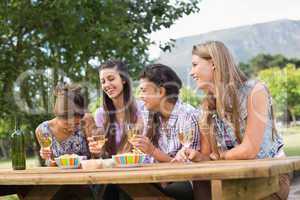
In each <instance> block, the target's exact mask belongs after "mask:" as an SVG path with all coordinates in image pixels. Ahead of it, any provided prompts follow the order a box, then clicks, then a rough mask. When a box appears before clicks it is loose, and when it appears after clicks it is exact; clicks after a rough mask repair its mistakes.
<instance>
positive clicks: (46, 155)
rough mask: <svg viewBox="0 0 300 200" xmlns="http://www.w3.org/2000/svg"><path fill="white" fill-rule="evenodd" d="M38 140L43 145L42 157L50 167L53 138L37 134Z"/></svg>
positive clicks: (40, 133) (48, 135)
mask: <svg viewBox="0 0 300 200" xmlns="http://www.w3.org/2000/svg"><path fill="white" fill-rule="evenodd" d="M37 139H38V142H39V144H40V145H41V150H40V155H41V157H42V158H43V159H45V160H46V164H47V165H49V164H50V163H51V162H50V161H51V154H52V153H51V145H52V137H51V135H50V134H43V133H42V132H37Z"/></svg>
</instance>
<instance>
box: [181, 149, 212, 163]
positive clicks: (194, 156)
mask: <svg viewBox="0 0 300 200" xmlns="http://www.w3.org/2000/svg"><path fill="white" fill-rule="evenodd" d="M185 155H186V157H187V159H188V160H190V161H193V162H199V161H202V160H209V158H207V156H204V155H203V154H201V153H200V152H199V151H197V150H195V149H186V151H185Z"/></svg>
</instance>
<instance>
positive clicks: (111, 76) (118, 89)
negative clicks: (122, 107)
mask: <svg viewBox="0 0 300 200" xmlns="http://www.w3.org/2000/svg"><path fill="white" fill-rule="evenodd" d="M99 76H100V83H101V87H102V90H103V91H104V92H105V94H107V95H108V97H109V98H111V99H114V98H117V97H119V96H120V95H121V94H122V93H123V85H124V84H125V81H123V80H122V78H121V76H120V74H119V72H118V71H117V70H116V69H102V70H101V71H100V73H99Z"/></svg>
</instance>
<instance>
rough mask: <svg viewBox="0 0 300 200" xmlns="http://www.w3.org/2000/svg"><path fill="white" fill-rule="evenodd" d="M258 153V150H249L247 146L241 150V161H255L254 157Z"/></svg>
mask: <svg viewBox="0 0 300 200" xmlns="http://www.w3.org/2000/svg"><path fill="white" fill-rule="evenodd" d="M258 152H259V149H257V148H253V147H252V148H249V147H247V146H245V147H244V148H243V151H242V152H241V155H242V157H243V159H245V160H253V159H256V156H257V154H258Z"/></svg>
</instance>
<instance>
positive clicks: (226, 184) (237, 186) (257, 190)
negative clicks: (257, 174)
mask: <svg viewBox="0 0 300 200" xmlns="http://www.w3.org/2000/svg"><path fill="white" fill-rule="evenodd" d="M278 190H279V179H278V176H274V177H267V178H249V179H232V180H212V181H211V192H212V199H213V200H219V199H222V200H231V199H243V200H254V199H263V198H265V197H268V196H269V195H271V194H273V193H275V192H277V191H278Z"/></svg>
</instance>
